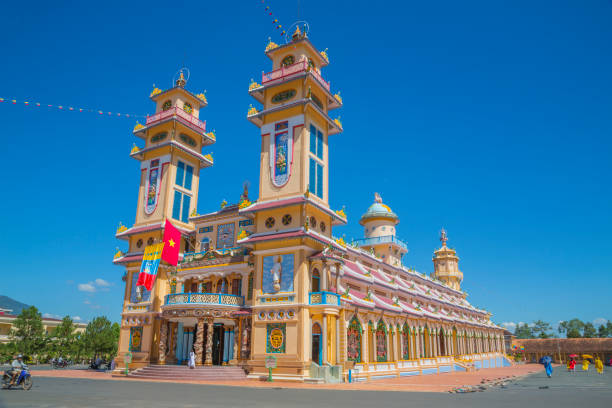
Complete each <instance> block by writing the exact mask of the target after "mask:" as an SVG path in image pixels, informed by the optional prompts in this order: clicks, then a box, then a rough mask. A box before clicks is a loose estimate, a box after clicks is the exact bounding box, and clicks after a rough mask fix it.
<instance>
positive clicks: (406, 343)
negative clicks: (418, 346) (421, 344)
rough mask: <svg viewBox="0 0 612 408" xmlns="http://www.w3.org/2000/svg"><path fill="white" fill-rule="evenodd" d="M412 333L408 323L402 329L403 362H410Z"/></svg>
mask: <svg viewBox="0 0 612 408" xmlns="http://www.w3.org/2000/svg"><path fill="white" fill-rule="evenodd" d="M411 339H412V336H411V333H410V328H409V327H408V324H407V323H404V327H402V360H410V356H411V351H412V347H411Z"/></svg>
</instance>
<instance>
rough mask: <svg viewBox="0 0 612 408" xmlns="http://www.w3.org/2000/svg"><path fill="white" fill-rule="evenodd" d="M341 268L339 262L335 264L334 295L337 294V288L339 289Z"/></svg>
mask: <svg viewBox="0 0 612 408" xmlns="http://www.w3.org/2000/svg"><path fill="white" fill-rule="evenodd" d="M341 267H342V265H341V264H340V262H338V263H336V293H339V289H338V288H339V287H340V268H341Z"/></svg>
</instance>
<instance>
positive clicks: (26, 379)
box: [2, 366, 33, 391]
mask: <svg viewBox="0 0 612 408" xmlns="http://www.w3.org/2000/svg"><path fill="white" fill-rule="evenodd" d="M32 385H33V382H32V376H31V375H30V370H28V367H27V366H26V367H24V368H23V370H21V373H19V376H18V377H17V381H15V384H13V385H11V375H10V374H9V370H6V371H5V372H4V375H3V376H2V388H3V389H9V388H11V387H19V386H21V388H23V389H24V390H26V391H27V390H29V389H30V388H32Z"/></svg>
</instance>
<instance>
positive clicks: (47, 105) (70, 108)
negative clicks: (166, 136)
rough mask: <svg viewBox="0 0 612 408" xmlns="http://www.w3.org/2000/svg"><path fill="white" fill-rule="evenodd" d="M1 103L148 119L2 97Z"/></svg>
mask: <svg viewBox="0 0 612 408" xmlns="http://www.w3.org/2000/svg"><path fill="white" fill-rule="evenodd" d="M0 103H9V104H13V105H25V106H33V107H37V108H44V107H47V108H55V109H58V110H64V111H72V112H89V113H96V114H98V115H105V116H118V117H123V118H146V117H147V116H146V115H136V114H133V113H119V112H108V111H103V110H100V109H90V108H75V107H73V106H66V105H52V104H44V103H40V102H30V101H18V100H17V99H10V98H2V97H0Z"/></svg>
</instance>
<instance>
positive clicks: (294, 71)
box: [261, 61, 329, 91]
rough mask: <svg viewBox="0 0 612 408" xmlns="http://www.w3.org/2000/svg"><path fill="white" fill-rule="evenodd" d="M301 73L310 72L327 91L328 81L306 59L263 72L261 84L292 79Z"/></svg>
mask: <svg viewBox="0 0 612 408" xmlns="http://www.w3.org/2000/svg"><path fill="white" fill-rule="evenodd" d="M303 73H310V74H311V75H312V76H313V77H314V78H315V79H316V80H317V81H318V82H319V83H320V84H321V86H322V87H323V88H325V89H327V90H328V91H329V82H327V81H326V80H324V79H323V77H322V76H321V74H320V73H319V72H318V71H317V70H315V69H311V68H310V67H309V66H308V61H298V62H296V63H295V64H293V65H288V66H286V67H280V68H279V69H275V70H274V71H270V72H263V73H262V74H261V84H262V85H264V86H265V85H270V84H272V83H277V82H282V81H285V80H287V79H292V78H293V77H297V76H298V75H300V74H303Z"/></svg>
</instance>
